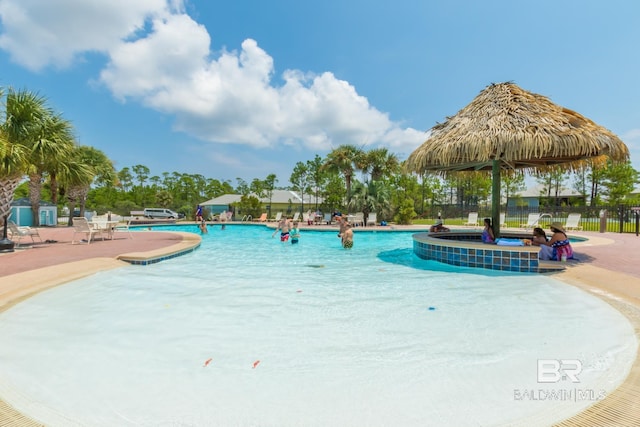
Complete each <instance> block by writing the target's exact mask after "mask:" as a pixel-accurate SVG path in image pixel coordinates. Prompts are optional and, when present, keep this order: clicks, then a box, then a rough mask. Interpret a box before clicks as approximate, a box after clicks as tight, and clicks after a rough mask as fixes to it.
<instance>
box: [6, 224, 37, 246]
mask: <svg viewBox="0 0 640 427" xmlns="http://www.w3.org/2000/svg"><path fill="white" fill-rule="evenodd" d="M7 225H8V226H9V232H10V233H11V238H12V239H16V242H15V244H16V246H20V241H21V240H22V238H23V237H31V242H32V243H36V240H35V238H36V237H37V238H38V240H40V243H42V237H40V233H38V229H37V228H31V227H28V226H18V225H16V223H15V222H13V221H9V222H8V223H7Z"/></svg>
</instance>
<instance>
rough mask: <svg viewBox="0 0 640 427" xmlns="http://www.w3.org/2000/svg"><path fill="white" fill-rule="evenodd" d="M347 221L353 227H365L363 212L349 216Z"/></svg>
mask: <svg viewBox="0 0 640 427" xmlns="http://www.w3.org/2000/svg"><path fill="white" fill-rule="evenodd" d="M347 219H348V220H349V222H351V225H353V226H354V227H357V226H359V225H361V226H363V227H364V213H363V212H356V213H355V214H353V215H351V214H349V215H348V216H347Z"/></svg>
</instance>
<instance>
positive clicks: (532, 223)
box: [520, 213, 551, 230]
mask: <svg viewBox="0 0 640 427" xmlns="http://www.w3.org/2000/svg"><path fill="white" fill-rule="evenodd" d="M545 216H548V217H549V218H551V215H550V214H548V213H530V214H529V217H528V218H527V223H526V224H520V227H522V228H524V229H525V230H528V229H529V228H536V227H539V226H540V224H539V223H540V219H542V217H545Z"/></svg>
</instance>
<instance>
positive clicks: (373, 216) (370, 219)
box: [366, 212, 378, 226]
mask: <svg viewBox="0 0 640 427" xmlns="http://www.w3.org/2000/svg"><path fill="white" fill-rule="evenodd" d="M369 224H371V225H374V226H375V225H377V224H378V214H377V213H375V212H369V215H368V216H367V224H366V225H369Z"/></svg>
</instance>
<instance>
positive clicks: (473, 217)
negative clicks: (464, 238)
mask: <svg viewBox="0 0 640 427" xmlns="http://www.w3.org/2000/svg"><path fill="white" fill-rule="evenodd" d="M464 225H472V226H474V227H477V226H478V212H469V217H468V218H467V222H466V223H465V224H464Z"/></svg>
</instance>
